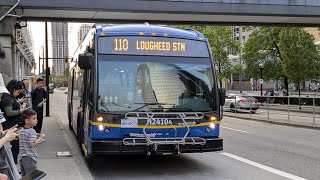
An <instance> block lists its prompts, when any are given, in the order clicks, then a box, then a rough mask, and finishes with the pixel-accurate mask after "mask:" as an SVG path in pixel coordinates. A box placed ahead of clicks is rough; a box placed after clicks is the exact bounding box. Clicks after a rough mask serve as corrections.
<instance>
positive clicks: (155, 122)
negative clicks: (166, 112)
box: [149, 118, 172, 126]
mask: <svg viewBox="0 0 320 180" xmlns="http://www.w3.org/2000/svg"><path fill="white" fill-rule="evenodd" d="M149 125H153V126H156V125H162V126H163V125H172V120H171V119H166V118H164V119H163V118H158V119H157V118H155V119H151V120H150V121H149Z"/></svg>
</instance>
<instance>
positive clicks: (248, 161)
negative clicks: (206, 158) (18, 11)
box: [220, 153, 307, 180]
mask: <svg viewBox="0 0 320 180" xmlns="http://www.w3.org/2000/svg"><path fill="white" fill-rule="evenodd" d="M220 154H222V155H224V156H228V157H230V158H232V159H236V160H238V161H241V162H244V163H246V164H250V165H252V166H255V167H257V168H260V169H263V170H266V171H269V172H271V173H273V174H277V175H279V176H282V177H286V178H289V179H293V180H307V179H305V178H302V177H299V176H295V175H293V174H289V173H286V172H283V171H280V170H278V169H274V168H272V167H269V166H265V165H263V164H259V163H256V162H253V161H250V160H248V159H245V158H242V157H239V156H236V155H233V154H230V153H220Z"/></svg>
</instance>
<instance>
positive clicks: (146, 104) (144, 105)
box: [132, 103, 175, 112]
mask: <svg viewBox="0 0 320 180" xmlns="http://www.w3.org/2000/svg"><path fill="white" fill-rule="evenodd" d="M133 104H143V106H141V107H138V108H137V109H134V110H133V111H132V112H135V111H138V110H140V109H142V108H144V107H146V106H149V105H158V106H160V105H173V106H175V104H167V103H133Z"/></svg>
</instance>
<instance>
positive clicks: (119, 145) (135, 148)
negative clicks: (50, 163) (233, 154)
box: [91, 138, 223, 155]
mask: <svg viewBox="0 0 320 180" xmlns="http://www.w3.org/2000/svg"><path fill="white" fill-rule="evenodd" d="M91 147H92V149H91V150H92V151H91V152H92V155H115V154H120V155H121V154H148V152H152V154H163V155H164V154H171V153H177V152H178V150H177V145H174V144H163V145H162V144H159V145H157V148H156V150H154V147H153V145H124V144H123V140H122V139H116V140H110V139H109V140H92V141H91ZM178 149H179V152H180V153H202V152H212V151H221V150H223V139H222V138H208V139H206V143H205V144H204V145H200V144H194V145H193V144H185V145H183V144H179V148H178Z"/></svg>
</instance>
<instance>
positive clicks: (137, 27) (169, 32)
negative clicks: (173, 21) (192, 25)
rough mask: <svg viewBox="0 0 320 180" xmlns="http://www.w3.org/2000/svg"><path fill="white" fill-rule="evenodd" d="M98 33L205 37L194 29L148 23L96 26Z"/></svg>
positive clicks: (190, 37)
mask: <svg viewBox="0 0 320 180" xmlns="http://www.w3.org/2000/svg"><path fill="white" fill-rule="evenodd" d="M96 33H97V34H100V33H106V35H107V36H108V35H141V34H139V33H143V35H145V36H152V34H153V33H155V34H156V36H164V35H165V36H168V37H180V38H188V39H198V38H204V36H203V34H202V33H200V32H198V31H196V30H192V29H187V30H182V29H177V28H173V27H165V26H155V25H148V24H126V25H112V26H106V27H102V26H96Z"/></svg>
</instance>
